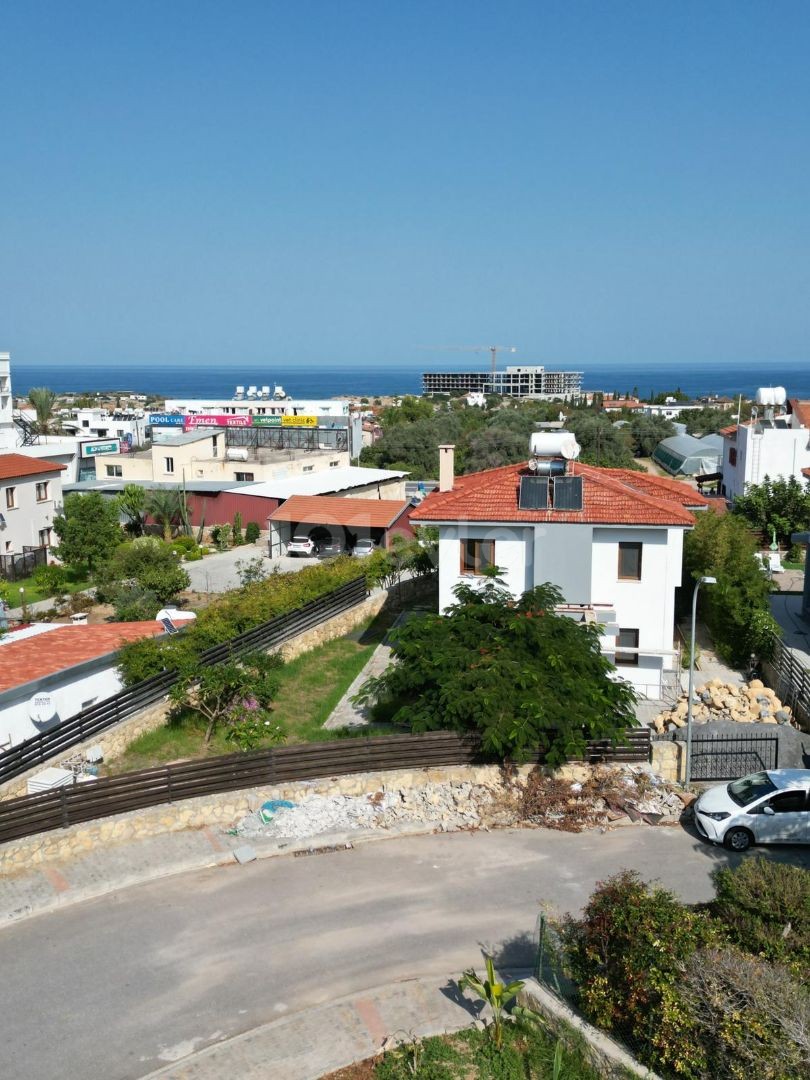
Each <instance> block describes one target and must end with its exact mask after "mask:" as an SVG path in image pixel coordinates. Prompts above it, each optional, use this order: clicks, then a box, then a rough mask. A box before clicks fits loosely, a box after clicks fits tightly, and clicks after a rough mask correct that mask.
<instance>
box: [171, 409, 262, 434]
mask: <svg viewBox="0 0 810 1080" xmlns="http://www.w3.org/2000/svg"><path fill="white" fill-rule="evenodd" d="M184 420H185V423H184V424H183V428H184V430H185V431H193V430H194V429H195V428H201V427H229V428H245V427H250V426H251V424H250V420H251V418H250V417H249V416H228V415H227V414H225V413H197V414H195V415H194V416H186V417H184Z"/></svg>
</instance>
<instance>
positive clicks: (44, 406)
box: [28, 386, 56, 435]
mask: <svg viewBox="0 0 810 1080" xmlns="http://www.w3.org/2000/svg"><path fill="white" fill-rule="evenodd" d="M28 401H29V404H30V405H31V406H32V407H33V409H34V412H35V413H36V414H37V421H36V426H37V432H38V433H39V434H40V435H47V434H48V432H49V431H50V428H51V414H52V413H53V407H54V405H55V404H56V393H55V392H54V391H53V390H49V389H48V387H47V386H33V387H32V388H31V389H30V390H29V391H28Z"/></svg>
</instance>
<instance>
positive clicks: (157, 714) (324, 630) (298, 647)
mask: <svg viewBox="0 0 810 1080" xmlns="http://www.w3.org/2000/svg"><path fill="white" fill-rule="evenodd" d="M387 599H388V595H387V593H384V592H379V593H374V594H373V595H372V596H369V597H367V599H365V600H364V601H363V602H362V603H360V604H356V605H355V606H354V607H353V608H349V610H348V611H342V612H341V613H340V614H339V615H334V616H333V617H332V618H331V619H327V620H326V622H324V623H321V625H320V626H315V627H313V628H312V629H311V630H305V631H304V633H303V634H299V635H298V636H297V637H294V638H290V640H289V641H285V642H284V644H283V645H282V646H281V647H280V648H279V650H278V651H279V652H280V654H281V656H282V657H283V658H284V660H294V659H295V657H297V656H300V655H301V654H302V653H305V652H309V651H310V650H311V649H315V648H317V647H318V646H319V645H324V644H325V643H326V642H328V641H332V640H334V639H335V638H339V637H343V636H344V635H346V634H348V633H350V632H351V631H352V630H354V629H355V628H356V627H357V626H359V625H360V624H361V623H363V622H365V620H366V619H369V618H373V617H374V616H375V615H377V614H378V613H379V612H380V610H381V609H382V608H383V606H384V605H385V602H386V600H387ZM168 710H169V705H168V701H162V702H159V703H158V704H156V705H150V706H149V708H148V709H144V710H143V711H142V712H139V713H137V714H136V715H135V716H130V717H128V718H127V719H126V720H122V721H121V722H120V723H119V724H115V725H114V726H113V727H110V728H107V729H106V730H105V731H103V732H101V733H99V734H97V735H94V736H93V737H92V738H90V739H86V740H85V741H84V742H81V743H77V744H76V745H75V746H72V747H71V748H70V749H69V750H67V751H66V752H65V754H64V755H63V758H65V757H70V756H72V755H73V754H80V753H85V752H86V751H87V750H89V749H90V747H91V746H100V747H101V749H102V752H103V754H104V759H105V761H112V760H114V759H115V758H117V757H120V756H121V754H123V752H124V751H125V750H126V749H127V747H128V746H130V745H131V743H133V742H135V740H136V739H137V738H139V737H140V736H141V735H144V734H146V733H147V732H149V731H154V730H155V729H156V728H159V727H162V726H163V725H164V724H165V723H166V717H167V714H168ZM58 760H59V759H58V758H51V759H49V760H48V761H46V762H42V763H40V764H37V765H35V766H33V768H31V769H29V770H28V771H27V772H24V773H22V775H20V776H16V777H15V778H14V779H13V780H8V781H6V783H5V784H3V785H2V786H1V787H0V801H3V800H5V799H16V798H18V797H19V796H20V795H25V794H27V791H28V780H29V779H30V778H31V777H32V776H35V775H36V774H37V773H39V772H42V770H43V769H45V768H48V767H49V766H52V765H56V764H57V763H58Z"/></svg>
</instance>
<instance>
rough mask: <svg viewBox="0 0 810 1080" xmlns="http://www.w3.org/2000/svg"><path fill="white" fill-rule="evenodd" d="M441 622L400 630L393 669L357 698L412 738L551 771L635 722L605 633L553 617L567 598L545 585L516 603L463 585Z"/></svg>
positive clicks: (486, 588)
mask: <svg viewBox="0 0 810 1080" xmlns="http://www.w3.org/2000/svg"><path fill="white" fill-rule="evenodd" d="M455 595H456V602H455V604H454V605H453V606H452V607H451V608H450V609H449V610H448V611H447V613H446V614H445V615H425V616H422V617H417V618H412V619H411V620H409V621H408V622H407V623H406V624H405V626H404V627H402V628H401V629H400V630H398V631H396V633H395V635H394V642H393V654H394V658H395V659H396V663H394V664H393V665H391V667H389V668H388V669H387V670H386V671H385V672H384V673H383V674H382V675H381V676H379V677H378V678H376V679H370V680H369V681H368V682H366V684H365V685H364V687H363V688H362V690H361V695H360V696H361V698H362V699H364V700H367V701H370V700H374V701H375V702H376V708H377V711H378V712H379V713H380V714H383V715H387V716H389V717H390V718H391V719H392V720H393V721H394V722H395V723H400V724H404V725H407V727H409V728H410V729H411V730H412V731H415V732H421V731H436V730H441V729H449V730H451V731H458V732H478V733H479V734H480V735H481V739H482V745H483V747H484V749H485V750H487V751H490V752H494V753H497V754H499V755H504V756H514V757H521V756H525V755H526V754H528V753H529V752H531V751H532V750H535V749H537V748H539V747H541V748H544V749H545V750H546V751H547V757H548V760H549V761H550V762H551V763H557V762H562V761H565V760H567V759H569V758H573V757H579V756H581V755H582V754H583V752H584V750H585V744H586V742H587V741H588V740H589V739H594V738H617V737H620V735H621V733H622V732H623V730H624V729H625V728H626V727H627V726H628V725H629V724H631V723H632V722H633V702H634V694H633V690H632V689H631V687H630V686H629V685H628V684H627V683H625V682H623V681H621V680H616V679H615V678H612V677H611V676H612V675H613V674H614V669H613V665H612V664H611V663H610V661H609V660H608V659H607V658H606V657H605V656H603V654H602V652H601V650H600V647H599V636H598V635H599V631H598V629H597V628H596V627H595V626H590V625H582V624H580V623H576V622H574V621H573V620H572V619H570V618H568V617H567V616H565V615H560V614H557V613H556V612H555V610H554V609H555V605H557V604H559V603H561V602H562V594H561V593H560V592H559V590H558V589H556V588H555V587H554V586H552V585H550V584H546V585H540V586H538V587H536V588H534V589H531V590H529V592H526V593H524V595H523V596H522V597H521V598H520V600H517V601H516V600H514V599H513V598H512V596H511V594H510V593H509V592H508V590H507V589H505V588H504V586H503V583H502V582H501V581H500V580H497V579H490V580H488V581H485V582H484V583H483V584H482V585H480V586H478V587H476V586H471V585H467V584H461V585H458V586H457V587H456V590H455Z"/></svg>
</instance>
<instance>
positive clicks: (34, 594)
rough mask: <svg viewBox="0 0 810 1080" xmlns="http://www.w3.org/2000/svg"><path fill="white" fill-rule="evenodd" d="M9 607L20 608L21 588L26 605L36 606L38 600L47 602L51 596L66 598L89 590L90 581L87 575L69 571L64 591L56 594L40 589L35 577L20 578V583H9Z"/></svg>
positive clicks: (61, 590)
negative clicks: (71, 594) (70, 594)
mask: <svg viewBox="0 0 810 1080" xmlns="http://www.w3.org/2000/svg"><path fill="white" fill-rule="evenodd" d="M6 584H7V586H8V594H9V601H8V602H9V605H10V606H11V607H14V608H16V607H20V606H21V604H22V600H21V597H20V588H23V589H24V590H25V592H24V598H25V603H26V604H35V603H36V602H37V601H38V600H47V599H48V597H50V596H55V595H58V596H64V595H67V594H68V593H75V592H81V590H82V589H89V588H90V582H89V581H88V578H87V574H86V573H84V572H81V571H78V570H68V571H67V584H66V585H65V587H64V589H60V590H59V592H58V593H54V592H52V591H50V590H48V589H40V588H39V587H38V586H37V584H36V583H35V581H34V579H33V577H26V578H20V580H19V581H8V582H6Z"/></svg>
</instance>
